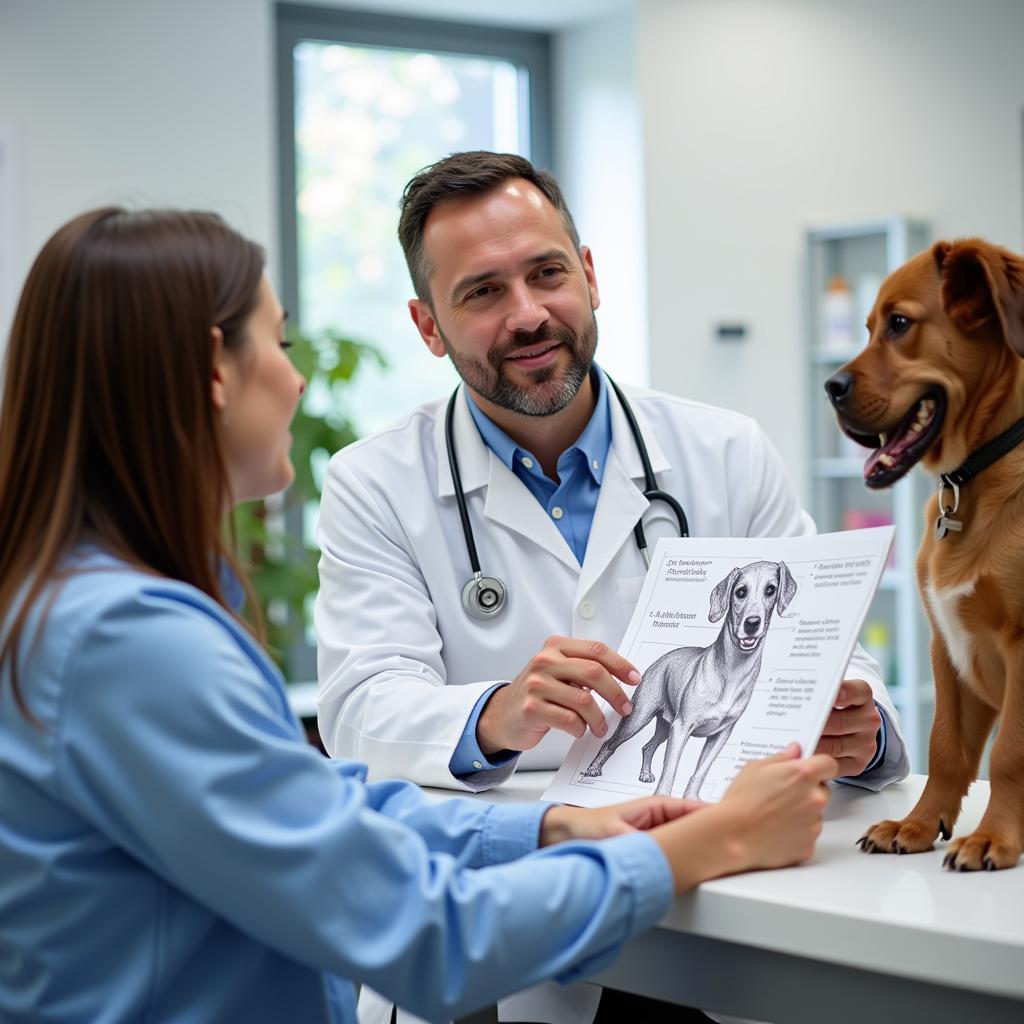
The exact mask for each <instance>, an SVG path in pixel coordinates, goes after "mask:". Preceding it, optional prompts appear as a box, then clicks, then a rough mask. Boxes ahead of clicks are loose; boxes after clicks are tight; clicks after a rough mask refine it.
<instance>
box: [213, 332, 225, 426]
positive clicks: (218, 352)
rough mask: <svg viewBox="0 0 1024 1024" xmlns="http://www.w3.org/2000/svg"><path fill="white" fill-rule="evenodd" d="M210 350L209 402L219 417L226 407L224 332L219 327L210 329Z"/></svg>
mask: <svg viewBox="0 0 1024 1024" xmlns="http://www.w3.org/2000/svg"><path fill="white" fill-rule="evenodd" d="M210 348H211V353H210V367H211V372H210V401H211V402H213V408H214V410H215V411H216V412H217V415H220V414H221V413H222V412H224V410H225V409H226V408H227V406H228V393H227V366H226V363H225V359H226V356H225V349H224V332H223V331H222V330H221V329H220V328H219V327H211V328H210Z"/></svg>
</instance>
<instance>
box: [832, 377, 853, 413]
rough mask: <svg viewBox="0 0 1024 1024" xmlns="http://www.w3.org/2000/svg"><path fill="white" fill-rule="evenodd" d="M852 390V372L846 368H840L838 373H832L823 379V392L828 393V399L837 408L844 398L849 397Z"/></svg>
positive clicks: (844, 400)
mask: <svg viewBox="0 0 1024 1024" xmlns="http://www.w3.org/2000/svg"><path fill="white" fill-rule="evenodd" d="M852 390H853V374H852V373H850V372H849V371H847V370H840V371H839V372H838V373H833V374H832V376H831V377H829V379H828V380H827V381H825V392H826V393H827V394H828V397H829V401H831V402H832V404H833V405H834V406H835V407H836V408H837V409H841V408H842V407H843V404H844V403H845V402H846V400H847V399H848V398H849V397H850V392H851V391H852Z"/></svg>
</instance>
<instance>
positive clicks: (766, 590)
mask: <svg viewBox="0 0 1024 1024" xmlns="http://www.w3.org/2000/svg"><path fill="white" fill-rule="evenodd" d="M774 593H775V584H774V583H769V584H768V586H767V587H765V588H764V596H765V597H771V596H772V594H774Z"/></svg>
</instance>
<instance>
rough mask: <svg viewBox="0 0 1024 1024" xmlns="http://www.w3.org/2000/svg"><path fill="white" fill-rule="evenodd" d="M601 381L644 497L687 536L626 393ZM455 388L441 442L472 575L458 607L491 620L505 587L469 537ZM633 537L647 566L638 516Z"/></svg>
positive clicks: (505, 596)
mask: <svg viewBox="0 0 1024 1024" xmlns="http://www.w3.org/2000/svg"><path fill="white" fill-rule="evenodd" d="M605 380H607V381H608V383H609V384H610V385H611V386H612V390H613V391H614V392H615V397H616V398H618V400H619V405H620V406H621V407H622V411H623V412H624V413H625V414H626V422H627V423H628V424H629V431H630V433H631V434H632V435H633V440H634V441H635V442H636V450H637V451H638V452H639V454H640V462H641V463H642V464H643V467H644V497H645V498H646V499H647V501H648V502H649V503H650V504H653V503H654V502H656V501H663V502H664V503H665V504H666V505H668V507H669V508H670V509H671V510H672V512H673V514H674V515H675V517H676V522H677V523H678V524H679V536H680V537H688V536H689V535H690V531H689V524H688V523H687V521H686V513H685V512H684V511H683V506H682V505H680V504H679V502H678V501H676V499H675V498H673V497H672V495H671V494H666V493H665V492H664V491H661V490H659V489H658V481H657V480H656V479H655V478H654V470H653V469H652V468H651V460H650V458H649V457H648V455H647V445H646V444H644V438H643V434H641V433H640V426H639V424H638V423H637V421H636V417H635V416H634V415H633V410H632V408H630V405H629V402H627V401H626V396H625V395H624V394H623V393H622V389H621V388H620V387H619V386H618V384H616V383H615V381H613V380H612V379H611V377H609V376H608V374H605ZM458 394H459V388H456V389H455V390H454V391H453V392H452V397H451V398H450V399H448V408H447V410H446V412H445V416H444V442H445V447H446V448H447V449H448V468H449V469H450V470H451V474H452V484H453V486H454V488H455V500H456V502H457V503H458V506H459V519H461V520H462V536H463V537H464V538H465V540H466V551H467V552H468V553H469V564H470V567H471V568H472V570H473V576H472V578H471V579H468V580H467V581H466V585H465V586H464V587H463V588H462V607H463V608H465V609H466V614H467V615H469V617H470V618H472V619H482V620H485V621H486V620H487V619H493V618H494V617H495V616H496V615H498V614H499V613H500V612H501V610H502V609H503V608H504V607H505V605H506V604H507V603H508V588H507V587H506V586H505V584H504V583H502V581H501V580H500V579H498V577H497V576H485V575H484V574H483V572H482V571H481V569H480V559H479V558H478V557H477V553H476V541H475V540H474V539H473V527H472V524H471V523H470V521H469V511H468V509H467V508H466V496H465V495H464V494H463V493H462V476H461V474H460V473H459V460H458V459H457V458H456V455H455V429H454V419H455V400H456V398H457V397H458ZM633 536H634V537H635V538H636V546H637V547H638V548H639V549H640V554H641V555H642V556H643V559H644V565H645V566H646V567H647V568H650V566H651V556H650V554H649V553H648V551H647V538H646V537H645V536H644V525H643V520H642V519H638V520H637V522H636V525H635V526H634V527H633Z"/></svg>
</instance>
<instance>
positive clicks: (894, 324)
mask: <svg viewBox="0 0 1024 1024" xmlns="http://www.w3.org/2000/svg"><path fill="white" fill-rule="evenodd" d="M913 322H914V321H913V320H911V319H910V317H909V316H904V315H903V314H902V313H890V314H889V333H890V334H891V335H892V336H893V337H899V336H900V335H901V334H906V333H907V331H909V330H910V325H911V324H912V323H913Z"/></svg>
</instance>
